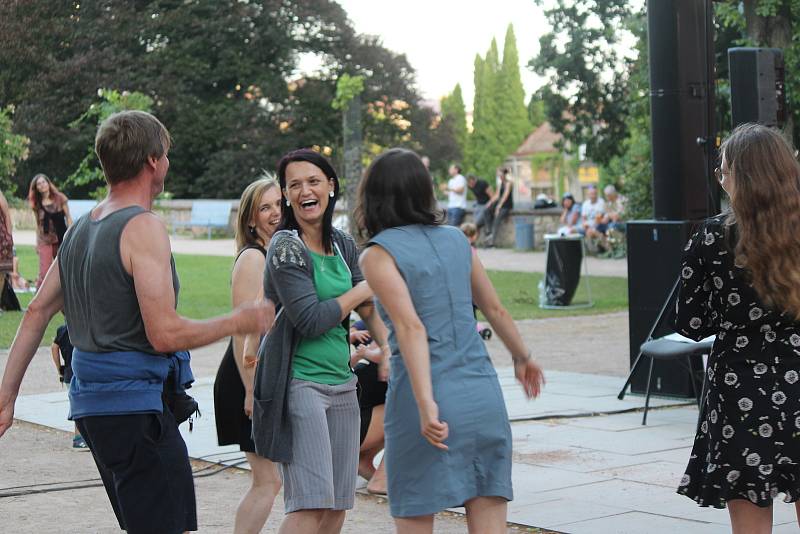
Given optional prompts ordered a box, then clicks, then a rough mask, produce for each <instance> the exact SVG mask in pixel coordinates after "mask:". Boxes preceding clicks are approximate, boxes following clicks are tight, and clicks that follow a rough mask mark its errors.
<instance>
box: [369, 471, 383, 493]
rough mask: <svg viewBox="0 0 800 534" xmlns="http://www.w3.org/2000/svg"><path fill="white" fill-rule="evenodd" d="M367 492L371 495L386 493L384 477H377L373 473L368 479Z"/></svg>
mask: <svg viewBox="0 0 800 534" xmlns="http://www.w3.org/2000/svg"><path fill="white" fill-rule="evenodd" d="M376 473H377V472H376ZM379 478H380V480H379ZM367 492H369V493H372V494H373V495H386V477H385V476H382V477H379V476H378V475H377V474H376V475H374V476H373V477H372V479H371V480H370V481H369V484H367Z"/></svg>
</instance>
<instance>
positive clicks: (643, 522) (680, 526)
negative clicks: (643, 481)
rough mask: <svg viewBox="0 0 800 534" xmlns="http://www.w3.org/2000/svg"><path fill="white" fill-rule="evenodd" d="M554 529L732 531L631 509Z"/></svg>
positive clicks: (591, 533)
mask: <svg viewBox="0 0 800 534" xmlns="http://www.w3.org/2000/svg"><path fill="white" fill-rule="evenodd" d="M553 528H554V529H556V530H558V531H561V532H568V533H570V534H584V533H585V534H642V533H643V532H646V533H647V534H675V532H691V533H692V534H729V533H730V527H725V526H723V525H716V524H713V523H704V522H702V521H691V520H686V519H679V518H674V517H666V516H661V515H656V514H646V513H641V512H628V513H624V514H619V515H612V516H606V517H601V518H597V519H589V520H587V521H579V522H573V523H564V524H560V525H555V526H554V527H553Z"/></svg>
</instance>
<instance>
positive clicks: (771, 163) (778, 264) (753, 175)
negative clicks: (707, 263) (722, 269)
mask: <svg viewBox="0 0 800 534" xmlns="http://www.w3.org/2000/svg"><path fill="white" fill-rule="evenodd" d="M720 153H721V154H722V158H723V160H724V162H725V164H726V165H727V169H726V171H727V172H728V173H730V178H729V179H730V180H731V182H732V185H733V187H732V194H731V213H729V215H728V217H727V219H726V227H727V230H728V235H729V236H732V235H735V236H736V237H735V245H734V252H735V255H736V262H737V264H738V265H742V266H744V268H745V269H746V270H747V272H748V274H749V276H750V279H751V280H750V281H751V283H752V285H753V288H754V289H755V290H756V293H758V296H759V297H760V298H761V300H763V301H764V303H765V304H768V305H770V306H772V307H774V308H775V309H776V310H778V311H785V312H787V313H789V314H791V315H792V316H794V317H795V318H796V319H800V238H798V236H797V231H798V229H800V164H798V162H797V159H796V157H795V151H794V149H793V148H792V146H791V145H790V144H789V142H788V141H787V140H786V139H785V138H784V137H783V136H782V135H781V134H780V133H779V132H778V131H776V130H773V129H771V128H767V127H766V126H761V125H758V124H742V125H741V126H738V127H737V128H736V129H735V130H734V131H733V133H731V135H730V137H728V139H727V140H726V141H725V142H724V143H723V144H722V147H721V148H720ZM734 225H735V228H734Z"/></svg>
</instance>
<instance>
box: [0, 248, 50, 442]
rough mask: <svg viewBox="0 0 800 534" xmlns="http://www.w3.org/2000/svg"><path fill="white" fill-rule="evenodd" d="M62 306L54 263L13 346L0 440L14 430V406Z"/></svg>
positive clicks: (1, 390)
mask: <svg viewBox="0 0 800 534" xmlns="http://www.w3.org/2000/svg"><path fill="white" fill-rule="evenodd" d="M63 306H64V299H63V295H62V294H61V279H60V276H59V272H58V262H57V261H54V262H53V263H52V264H51V265H50V270H49V271H47V275H46V276H45V277H44V281H43V282H42V286H41V287H40V288H39V291H38V293H36V296H35V297H33V300H32V301H31V303H30V304H29V305H28V309H27V310H25V314H24V315H23V316H22V322H20V324H19V328H17V335H16V336H14V341H13V343H11V349H10V350H9V353H8V361H7V362H6V370H5V372H4V373H3V381H2V383H0V436H2V435H3V434H4V433H5V431H6V430H8V429H9V427H11V423H12V422H13V420H14V402H15V401H16V399H17V395H18V394H19V388H20V385H21V384H22V378H23V377H24V376H25V371H26V370H27V369H28V365H30V363H31V360H32V359H33V355H34V354H36V349H37V348H39V343H40V342H41V341H42V336H44V331H45V329H46V328H47V325H48V324H49V323H50V319H52V317H53V315H55V314H56V313H58V311H59V310H61V308H63Z"/></svg>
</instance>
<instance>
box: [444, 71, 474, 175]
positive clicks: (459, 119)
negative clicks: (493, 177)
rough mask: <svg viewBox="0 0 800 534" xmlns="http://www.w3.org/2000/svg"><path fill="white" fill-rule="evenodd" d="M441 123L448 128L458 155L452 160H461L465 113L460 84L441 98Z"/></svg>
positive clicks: (464, 145) (464, 144) (465, 124)
mask: <svg viewBox="0 0 800 534" xmlns="http://www.w3.org/2000/svg"><path fill="white" fill-rule="evenodd" d="M441 108H442V123H443V125H445V126H444V128H449V129H450V131H451V133H452V135H453V137H454V138H455V141H456V144H457V145H458V148H459V152H460V154H459V155H458V156H457V157H456V158H454V159H461V158H462V157H463V154H464V151H465V149H466V146H467V135H468V134H467V111H466V109H465V108H464V97H463V96H462V95H461V84H460V83H457V84H456V86H455V88H454V89H453V92H452V93H450V94H449V95H447V96H444V97H442V100H441Z"/></svg>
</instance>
